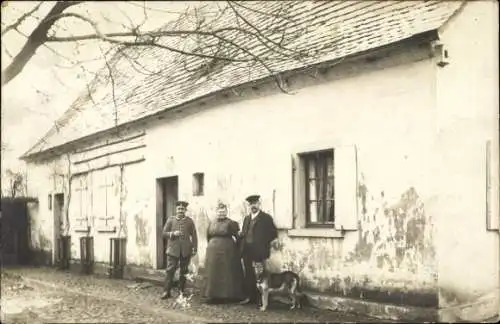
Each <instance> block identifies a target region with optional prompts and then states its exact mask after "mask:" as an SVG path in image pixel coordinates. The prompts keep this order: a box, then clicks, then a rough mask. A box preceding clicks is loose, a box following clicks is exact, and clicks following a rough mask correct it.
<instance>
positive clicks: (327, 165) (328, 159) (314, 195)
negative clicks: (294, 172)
mask: <svg viewBox="0 0 500 324" xmlns="http://www.w3.org/2000/svg"><path fill="white" fill-rule="evenodd" d="M302 160H303V163H304V173H305V174H304V177H305V179H306V188H305V197H304V199H305V207H306V224H307V225H308V226H316V225H333V224H334V221H335V196H334V194H335V191H334V180H335V179H334V174H333V150H328V151H318V152H311V153H307V154H304V155H302Z"/></svg>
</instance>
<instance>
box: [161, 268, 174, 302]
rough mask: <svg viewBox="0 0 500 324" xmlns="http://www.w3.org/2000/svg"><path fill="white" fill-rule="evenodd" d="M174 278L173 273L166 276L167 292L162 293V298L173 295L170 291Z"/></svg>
mask: <svg viewBox="0 0 500 324" xmlns="http://www.w3.org/2000/svg"><path fill="white" fill-rule="evenodd" d="M172 280H173V275H172V274H170V273H167V277H166V278H165V292H164V293H163V294H162V295H161V299H167V298H170V297H172V294H171V293H170V290H171V289H172Z"/></svg>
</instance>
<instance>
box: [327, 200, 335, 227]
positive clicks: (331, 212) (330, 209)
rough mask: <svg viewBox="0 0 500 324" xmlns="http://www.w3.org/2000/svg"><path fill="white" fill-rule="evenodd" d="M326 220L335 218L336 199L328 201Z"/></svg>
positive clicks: (331, 220) (330, 220)
mask: <svg viewBox="0 0 500 324" xmlns="http://www.w3.org/2000/svg"><path fill="white" fill-rule="evenodd" d="M326 206H327V210H326V219H325V221H326V222H333V221H334V220H335V200H330V201H327V205H326Z"/></svg>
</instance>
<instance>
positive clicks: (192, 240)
mask: <svg viewBox="0 0 500 324" xmlns="http://www.w3.org/2000/svg"><path fill="white" fill-rule="evenodd" d="M176 206H177V207H176V215H175V216H172V217H169V218H168V219H167V221H166V223H165V226H164V227H163V237H165V238H167V250H166V255H167V269H166V278H165V292H164V293H163V295H162V296H161V298H162V299H166V298H170V297H171V294H170V290H171V289H172V283H173V280H174V275H175V271H177V269H178V268H180V271H179V291H180V293H181V294H183V293H184V288H185V285H186V274H187V273H188V267H189V262H190V261H191V257H193V256H195V255H196V251H197V248H198V235H197V233H196V227H195V225H194V222H193V220H192V219H191V218H190V217H188V216H186V209H187V206H188V203H187V202H185V201H178V202H177V204H176Z"/></svg>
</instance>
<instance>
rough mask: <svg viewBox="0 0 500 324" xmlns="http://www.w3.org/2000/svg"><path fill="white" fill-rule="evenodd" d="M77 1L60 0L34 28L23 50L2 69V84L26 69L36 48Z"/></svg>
mask: <svg viewBox="0 0 500 324" xmlns="http://www.w3.org/2000/svg"><path fill="white" fill-rule="evenodd" d="M78 3H79V2H76V1H58V2H56V4H55V5H54V7H53V8H52V9H51V10H50V12H49V13H48V14H47V15H46V16H45V18H44V19H43V20H42V21H41V22H40V23H39V24H38V26H37V27H36V28H35V29H34V30H33V32H32V33H31V35H29V36H28V40H27V41H26V43H25V44H24V46H23V48H22V49H21V51H20V52H19V53H18V54H17V55H16V56H15V57H14V58H13V59H12V62H11V63H10V64H9V66H7V68H5V70H4V71H2V86H4V85H6V84H7V83H9V82H10V81H12V79H14V78H15V77H16V76H17V75H18V74H19V73H21V71H22V70H23V69H24V67H25V66H26V64H28V62H29V61H30V59H31V58H32V57H33V55H35V53H36V50H37V49H38V48H39V47H40V46H42V45H43V44H44V43H45V41H46V40H47V33H48V31H49V30H50V28H51V27H52V25H54V23H55V22H56V21H57V19H58V17H57V16H58V15H59V14H61V13H62V12H63V11H64V10H66V9H67V8H69V7H71V6H74V5H76V4H78Z"/></svg>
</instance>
